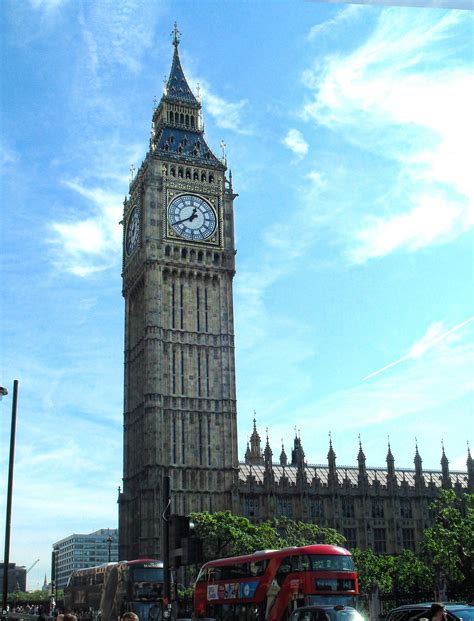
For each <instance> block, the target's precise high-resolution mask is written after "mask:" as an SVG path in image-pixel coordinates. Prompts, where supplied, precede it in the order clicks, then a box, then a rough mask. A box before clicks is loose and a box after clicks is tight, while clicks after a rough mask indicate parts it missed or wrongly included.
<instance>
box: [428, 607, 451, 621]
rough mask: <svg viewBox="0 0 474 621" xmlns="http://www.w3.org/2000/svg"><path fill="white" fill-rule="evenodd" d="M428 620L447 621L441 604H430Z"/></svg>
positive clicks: (444, 609)
mask: <svg viewBox="0 0 474 621" xmlns="http://www.w3.org/2000/svg"><path fill="white" fill-rule="evenodd" d="M428 619H430V621H445V620H446V619H447V614H446V608H445V607H444V606H443V604H440V603H435V604H431V608H430V610H429V612H428Z"/></svg>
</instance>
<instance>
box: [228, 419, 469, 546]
mask: <svg viewBox="0 0 474 621" xmlns="http://www.w3.org/2000/svg"><path fill="white" fill-rule="evenodd" d="M327 460H328V461H327V464H321V465H311V464H307V463H306V461H305V455H304V450H303V445H302V442H301V438H299V437H298V436H296V437H295V439H294V442H293V448H292V450H291V458H290V459H288V457H287V454H286V451H285V448H284V446H282V447H281V453H280V455H279V459H278V460H275V461H274V460H273V452H272V449H271V447H270V444H269V441H268V437H267V440H266V444H265V448H264V449H262V448H261V439H260V435H259V433H258V431H257V427H256V421H255V419H254V428H253V432H252V434H251V436H250V440H249V443H248V445H247V450H246V453H245V461H244V462H243V463H241V464H240V465H239V483H238V492H239V493H238V497H239V505H238V507H237V510H236V513H239V514H240V515H243V516H245V517H247V518H248V519H249V520H251V521H254V522H258V521H261V520H267V519H271V518H274V517H288V518H291V519H294V520H301V521H303V522H312V523H316V524H318V525H319V526H323V527H327V528H335V529H336V530H337V531H338V532H340V533H341V534H343V535H344V536H345V538H346V540H347V542H346V546H347V547H349V548H353V547H359V548H362V549H367V548H370V549H372V550H374V551H375V552H377V553H381V554H385V553H387V554H397V553H400V552H402V551H403V550H405V549H408V550H412V551H413V552H416V551H418V547H419V542H420V541H421V537H422V533H423V530H424V529H425V528H426V527H428V526H429V525H430V524H432V518H433V516H432V514H431V512H430V505H431V503H432V502H433V500H434V499H435V498H436V496H437V495H438V493H439V490H440V489H452V490H454V491H455V492H456V493H457V494H458V495H459V496H460V495H462V494H463V493H466V492H468V493H473V492H474V463H473V460H472V457H471V454H470V451H469V450H468V454H467V461H466V465H467V472H451V471H450V470H449V462H448V459H447V457H446V454H445V452H444V448H443V450H442V456H441V462H440V463H441V470H437V471H434V470H423V465H422V459H421V456H420V454H419V452H418V446H416V447H415V455H414V466H415V467H414V468H413V469H408V468H403V469H399V468H395V459H394V456H393V454H392V451H391V448H390V444H389V445H388V447H387V457H386V466H385V467H383V468H382V467H381V468H370V467H367V466H366V457H365V454H364V451H363V450H362V444H361V443H360V441H359V452H358V455H357V463H358V465H357V466H338V465H337V464H336V453H335V451H334V448H333V446H332V441H331V440H330V442H329V451H328V455H327Z"/></svg>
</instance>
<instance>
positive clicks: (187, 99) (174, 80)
mask: <svg viewBox="0 0 474 621" xmlns="http://www.w3.org/2000/svg"><path fill="white" fill-rule="evenodd" d="M171 36H172V37H173V45H174V54H173V63H172V65H171V71H170V75H169V78H168V81H167V83H166V87H165V95H164V97H165V98H166V99H167V100H173V101H178V102H181V103H184V104H187V105H190V104H191V105H193V106H194V107H199V103H198V100H197V99H196V97H195V96H194V94H193V92H192V90H191V89H190V88H189V84H188V83H187V81H186V78H185V76H184V72H183V68H182V67H181V61H180V59H179V52H178V47H179V42H180V40H181V33H180V32H179V30H178V26H177V24H176V22H175V24H174V30H173V32H172V33H171Z"/></svg>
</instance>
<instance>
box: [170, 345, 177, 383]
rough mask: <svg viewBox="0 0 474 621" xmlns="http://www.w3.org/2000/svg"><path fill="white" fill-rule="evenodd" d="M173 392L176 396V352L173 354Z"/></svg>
mask: <svg viewBox="0 0 474 621" xmlns="http://www.w3.org/2000/svg"><path fill="white" fill-rule="evenodd" d="M171 392H172V393H173V394H174V395H175V394H176V350H175V349H174V348H173V350H172V352H171Z"/></svg>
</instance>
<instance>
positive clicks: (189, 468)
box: [119, 27, 238, 559]
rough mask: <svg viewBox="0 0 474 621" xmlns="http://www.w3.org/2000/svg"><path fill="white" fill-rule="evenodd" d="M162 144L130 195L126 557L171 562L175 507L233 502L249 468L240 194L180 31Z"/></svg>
mask: <svg viewBox="0 0 474 621" xmlns="http://www.w3.org/2000/svg"><path fill="white" fill-rule="evenodd" d="M173 45H174V55H173V62H172V67H171V72H170V75H169V79H168V82H167V84H166V87H165V91H164V94H163V97H162V99H161V101H160V103H159V105H158V107H157V108H156V109H155V111H154V114H153V125H152V135H151V139H150V148H149V151H148V153H147V155H146V157H145V160H144V161H143V163H142V165H141V167H140V169H139V170H138V172H137V174H136V176H135V178H134V179H133V181H132V182H131V184H130V194H129V196H128V197H127V198H126V200H125V202H124V216H123V224H124V238H123V295H124V298H125V396H124V476H123V489H122V491H121V493H120V495H119V531H120V535H119V536H120V550H119V555H120V558H128V559H131V558H139V557H144V556H155V557H158V558H159V557H160V556H161V555H162V548H161V514H162V512H163V509H164V507H163V506H162V484H163V477H164V476H165V475H169V476H170V478H171V492H172V507H171V511H172V513H178V514H182V515H186V514H188V513H189V512H191V511H219V510H224V509H230V508H231V507H232V489H233V488H234V484H235V480H234V477H235V473H236V472H237V468H238V456H237V429H236V397H235V362H234V324H233V297H232V279H233V276H234V271H235V263H234V255H235V250H234V230H233V200H234V198H235V194H234V193H233V190H232V187H231V184H230V183H229V181H228V180H227V178H226V174H225V173H226V166H225V164H224V163H223V162H222V161H221V160H219V159H217V158H216V157H215V156H214V154H213V153H212V152H211V150H210V149H209V147H208V146H207V144H206V141H205V138H204V131H203V125H202V118H201V104H200V102H199V101H198V100H197V99H196V97H195V96H194V94H193V93H192V91H191V89H190V88H189V86H188V83H187V81H186V78H185V76H184V74H183V70H182V68H181V62H180V59H179V53H178V47H179V33H178V31H177V29H176V27H175V30H174V33H173Z"/></svg>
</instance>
